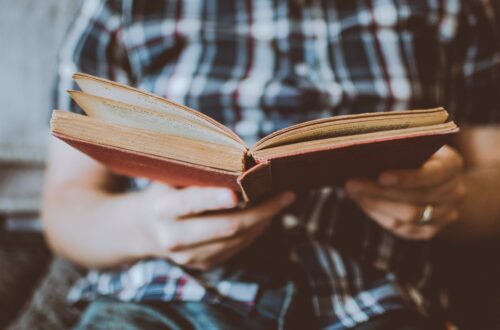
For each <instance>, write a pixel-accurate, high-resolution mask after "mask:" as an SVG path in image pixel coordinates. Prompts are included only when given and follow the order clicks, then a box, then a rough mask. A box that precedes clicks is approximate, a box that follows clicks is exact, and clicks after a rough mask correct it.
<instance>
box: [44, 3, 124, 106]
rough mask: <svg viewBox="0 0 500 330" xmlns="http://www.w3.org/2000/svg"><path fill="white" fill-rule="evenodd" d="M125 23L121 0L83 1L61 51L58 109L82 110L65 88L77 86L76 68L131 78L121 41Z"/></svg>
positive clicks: (85, 71) (105, 76) (55, 95)
mask: <svg viewBox="0 0 500 330" xmlns="http://www.w3.org/2000/svg"><path fill="white" fill-rule="evenodd" d="M122 25H123V19H122V15H121V5H120V2H119V1H104V0H86V1H83V3H82V5H81V7H80V8H79V10H78V12H77V14H76V17H75V19H74V21H73V24H72V25H71V26H70V28H69V30H68V32H67V34H66V37H65V40H64V42H63V44H62V46H61V49H60V51H59V58H58V67H57V77H56V85H55V90H54V108H55V109H60V110H69V111H72V112H77V113H82V110H81V109H80V108H79V107H78V106H77V105H76V103H75V102H73V101H72V100H71V98H70V97H69V95H68V93H67V92H66V91H67V90H70V89H77V86H76V84H75V83H74V81H73V78H72V76H73V74H74V73H75V72H84V73H88V74H92V75H95V76H99V77H102V78H106V79H110V80H114V81H120V82H122V83H126V84H127V83H129V82H130V66H129V62H128V59H127V56H126V52H124V47H122V46H121V43H120V41H119V35H120V29H121V27H122Z"/></svg>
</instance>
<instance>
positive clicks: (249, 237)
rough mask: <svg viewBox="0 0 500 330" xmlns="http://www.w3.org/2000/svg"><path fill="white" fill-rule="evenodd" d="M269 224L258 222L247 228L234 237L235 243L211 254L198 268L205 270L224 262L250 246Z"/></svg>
mask: <svg viewBox="0 0 500 330" xmlns="http://www.w3.org/2000/svg"><path fill="white" fill-rule="evenodd" d="M269 224H270V223H269V222H268V223H263V224H259V225H257V226H255V227H253V228H251V229H250V230H248V231H247V232H246V233H245V235H242V236H237V237H236V238H235V240H236V241H237V243H236V244H235V245H234V246H228V247H227V248H225V249H224V250H221V251H220V252H219V253H214V254H212V255H211V256H209V257H208V258H207V259H206V260H204V261H202V262H200V263H199V264H198V265H199V268H201V269H205V270H206V269H210V268H212V267H215V266H218V265H220V264H222V263H224V262H226V261H227V260H228V259H230V258H232V257H233V256H235V255H236V254H238V253H239V252H240V251H242V250H244V249H245V248H247V247H248V246H250V245H251V244H252V243H253V242H254V241H255V240H256V239H257V238H258V237H259V236H260V235H261V234H262V233H263V232H264V231H265V230H266V229H267V228H268V227H269Z"/></svg>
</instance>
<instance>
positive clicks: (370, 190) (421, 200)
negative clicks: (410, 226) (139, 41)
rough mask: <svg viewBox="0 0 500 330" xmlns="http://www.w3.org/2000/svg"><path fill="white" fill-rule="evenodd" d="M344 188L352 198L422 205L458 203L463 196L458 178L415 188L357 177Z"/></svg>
mask: <svg viewBox="0 0 500 330" xmlns="http://www.w3.org/2000/svg"><path fill="white" fill-rule="evenodd" d="M345 189H346V192H347V194H348V195H349V196H350V197H352V198H354V199H356V198H360V197H362V196H363V197H373V198H379V199H387V200H391V201H396V202H402V203H409V204H419V205H423V206H424V205H427V204H433V205H439V204H445V203H459V202H460V201H461V200H463V198H464V196H465V186H464V185H463V184H462V183H461V179H459V178H457V179H453V180H451V181H449V182H446V183H445V184H443V185H441V186H437V187H434V188H415V189H407V188H395V187H383V186H380V185H379V184H377V183H375V182H374V181H372V180H366V179H357V180H350V181H348V182H347V183H346V186H345Z"/></svg>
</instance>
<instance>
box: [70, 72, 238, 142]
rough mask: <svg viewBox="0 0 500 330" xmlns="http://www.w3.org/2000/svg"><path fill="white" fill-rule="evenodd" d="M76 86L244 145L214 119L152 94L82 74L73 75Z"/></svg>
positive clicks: (89, 92) (87, 91)
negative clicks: (170, 117)
mask: <svg viewBox="0 0 500 330" xmlns="http://www.w3.org/2000/svg"><path fill="white" fill-rule="evenodd" d="M73 78H74V79H75V81H76V83H77V84H78V86H79V87H80V88H81V89H82V91H84V92H85V93H87V94H92V95H95V96H99V97H103V98H107V99H112V100H115V101H119V102H122V103H126V104H130V105H134V106H139V107H143V108H147V109H151V110H153V111H157V112H160V113H165V114H171V115H175V116H178V117H182V118H185V119H186V120H189V121H193V122H196V123H198V124H199V125H205V126H207V125H209V126H211V127H212V128H214V129H215V130H217V131H219V132H221V133H222V134H224V135H226V136H228V137H230V138H232V139H233V140H235V141H237V142H239V143H240V144H242V145H245V143H244V141H243V140H241V138H240V137H238V136H237V135H236V134H235V133H234V132H232V131H231V130H230V129H229V128H227V127H225V126H224V125H222V124H220V123H218V122H217V121H215V120H214V119H212V118H210V117H208V116H206V115H204V114H202V113H200V112H198V111H195V110H193V109H190V108H188V107H186V106H184V105H181V104H177V103H175V102H172V101H170V100H167V99H164V98H162V97H159V96H156V95H154V94H151V93H148V92H145V91H142V90H139V89H137V88H133V87H130V86H126V85H122V84H119V83H116V82H112V81H109V80H106V79H102V78H98V77H94V76H91V75H87V74H84V73H75V74H74V75H73Z"/></svg>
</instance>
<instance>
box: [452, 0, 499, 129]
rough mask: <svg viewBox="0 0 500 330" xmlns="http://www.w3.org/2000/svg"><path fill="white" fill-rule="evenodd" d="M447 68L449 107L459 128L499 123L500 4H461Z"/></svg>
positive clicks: (483, 0) (476, 0)
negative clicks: (460, 12) (449, 82)
mask: <svg viewBox="0 0 500 330" xmlns="http://www.w3.org/2000/svg"><path fill="white" fill-rule="evenodd" d="M463 5H464V8H463V13H462V17H461V26H460V28H459V32H458V35H457V38H456V44H455V47H454V48H453V49H452V50H451V53H452V56H453V54H457V55H456V61H454V63H455V64H454V66H453V67H452V68H451V74H452V76H453V75H454V77H453V78H452V84H450V87H451V93H452V98H451V99H452V103H455V104H453V106H452V107H451V108H452V109H454V113H453V115H454V119H455V120H456V121H457V122H459V123H462V124H470V125H484V124H493V123H495V124H498V123H500V2H498V1H496V0H481V1H480V0H470V1H463Z"/></svg>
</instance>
